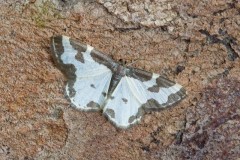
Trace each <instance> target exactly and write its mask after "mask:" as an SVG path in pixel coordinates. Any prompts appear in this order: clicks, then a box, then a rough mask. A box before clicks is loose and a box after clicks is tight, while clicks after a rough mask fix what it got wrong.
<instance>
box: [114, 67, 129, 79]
mask: <svg viewBox="0 0 240 160" xmlns="http://www.w3.org/2000/svg"><path fill="white" fill-rule="evenodd" d="M126 70H127V69H126V68H125V67H124V66H122V65H119V66H118V67H117V70H116V74H117V76H119V77H120V78H122V77H124V76H125V75H126Z"/></svg>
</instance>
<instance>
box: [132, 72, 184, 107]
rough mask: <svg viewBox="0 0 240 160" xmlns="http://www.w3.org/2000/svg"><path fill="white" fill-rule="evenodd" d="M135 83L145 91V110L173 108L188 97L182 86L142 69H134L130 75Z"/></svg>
mask: <svg viewBox="0 0 240 160" xmlns="http://www.w3.org/2000/svg"><path fill="white" fill-rule="evenodd" d="M129 76H130V77H131V78H133V81H134V83H136V84H138V86H141V88H144V89H145V94H146V95H145V96H146V97H147V101H146V103H144V104H143V107H144V108H145V109H161V108H165V107H167V106H171V105H173V104H175V103H177V102H179V101H180V100H182V99H183V98H184V97H185V96H186V91H185V90H184V89H183V87H182V86H181V85H179V84H178V83H175V82H173V81H170V80H169V79H166V78H164V77H162V76H160V75H158V74H155V73H150V72H147V71H143V70H140V69H133V70H132V72H131V73H130V75H129Z"/></svg>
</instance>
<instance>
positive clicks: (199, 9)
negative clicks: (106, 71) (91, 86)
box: [0, 0, 240, 160]
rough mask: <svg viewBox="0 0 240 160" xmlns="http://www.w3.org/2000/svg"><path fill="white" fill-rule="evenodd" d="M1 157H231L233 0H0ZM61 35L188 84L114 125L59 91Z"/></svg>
mask: <svg viewBox="0 0 240 160" xmlns="http://www.w3.org/2000/svg"><path fill="white" fill-rule="evenodd" d="M0 6H1V10H0V44H1V48H0V64H1V65H0V93H1V95H0V159H133V160H135V159H136V160H137V159H187V158H188V159H216V157H218V158H220V159H237V158H238V157H240V156H239V150H240V148H239V141H240V140H239V129H240V126H239V114H240V112H239V108H240V106H239V103H240V102H239V99H240V93H239V92H240V91H239V88H240V86H239V81H240V60H239V56H240V47H239V44H240V27H239V25H240V2H239V1H237V0H218V1H214V0H212V1H203V0H199V1H195V0H164V1H162V0H161V1H160V0H159V1H158V0H155V1H154V0H147V1H143V0H139V1H130V0H120V1H117V0H116V1H114V0H111V1H105V0H96V1H95V0H91V1H89V0H72V1H58V0H54V1H47V0H46V1H42V0H31V1H17V2H16V1H13V0H10V1H9V0H8V1H7V0H2V1H0ZM57 34H63V35H67V36H70V37H73V38H75V39H79V40H80V41H82V42H83V43H88V44H90V45H92V46H94V47H95V48H97V49H99V50H101V51H103V52H104V53H106V54H108V55H111V56H112V57H113V59H114V60H120V59H121V60H124V61H127V63H131V62H135V61H136V60H137V61H136V62H135V63H134V64H132V66H134V67H137V68H140V69H145V70H147V71H151V72H155V73H159V74H161V75H164V76H167V77H168V78H169V79H171V80H175V81H177V82H178V83H180V84H181V85H183V86H184V87H185V88H186V90H187V91H188V97H187V98H186V99H185V100H183V101H182V102H181V103H179V104H178V105H176V106H174V107H171V108H170V109H167V110H164V111H161V112H150V113H148V114H146V115H145V117H144V118H143V120H142V121H141V123H140V124H139V125H136V126H133V127H132V128H130V129H128V130H118V129H116V128H114V126H113V125H111V124H110V123H109V122H108V121H107V120H106V118H104V116H102V114H101V113H100V112H81V111H78V110H76V109H74V108H72V107H70V104H69V102H68V101H67V100H66V99H65V97H64V86H65V84H64V82H65V81H66V79H65V78H64V76H63V75H62V74H61V72H60V71H59V70H58V69H57V68H56V66H55V64H54V63H53V59H52V58H51V56H50V45H49V43H50V37H51V36H52V35H57Z"/></svg>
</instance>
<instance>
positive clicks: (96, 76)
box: [51, 35, 186, 128]
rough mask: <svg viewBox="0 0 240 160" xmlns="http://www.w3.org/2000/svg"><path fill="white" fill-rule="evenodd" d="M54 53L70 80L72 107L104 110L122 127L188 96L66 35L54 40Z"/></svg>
mask: <svg viewBox="0 0 240 160" xmlns="http://www.w3.org/2000/svg"><path fill="white" fill-rule="evenodd" d="M51 53H52V57H53V59H54V61H55V63H56V64H57V66H58V68H59V69H60V70H61V71H62V72H63V74H64V75H65V76H66V77H67V79H68V81H67V84H66V95H67V96H68V99H69V100H70V102H71V104H72V105H73V106H74V107H76V108H78V109H80V110H83V111H99V110H102V112H103V114H104V115H106V116H107V118H108V119H109V120H110V121H111V122H112V123H113V124H115V125H116V126H117V127H120V128H128V127H129V126H131V125H133V124H135V123H137V122H139V121H140V120H141V118H142V116H143V114H144V112H145V111H146V110H152V109H163V108H166V107H168V106H171V105H173V104H175V103H176V102H178V101H180V100H181V99H183V98H184V97H185V96H186V91H185V90H184V89H183V87H182V86H181V85H179V84H177V83H175V82H173V81H170V80H168V79H166V78H164V77H162V76H160V75H158V74H155V73H150V72H147V71H144V70H141V69H137V68H133V67H128V66H125V65H122V64H120V63H118V62H116V61H114V60H113V59H111V58H110V57H108V56H107V55H105V54H103V53H102V52H100V51H98V50H96V49H94V48H93V47H91V46H90V45H85V44H82V43H80V42H77V41H76V40H74V39H71V38H69V37H66V36H62V35H60V36H54V37H52V38H51Z"/></svg>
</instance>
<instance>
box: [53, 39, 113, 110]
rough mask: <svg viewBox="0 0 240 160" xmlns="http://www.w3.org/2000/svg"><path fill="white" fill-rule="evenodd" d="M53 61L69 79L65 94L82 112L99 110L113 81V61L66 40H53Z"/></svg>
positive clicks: (70, 40)
mask: <svg viewBox="0 0 240 160" xmlns="http://www.w3.org/2000/svg"><path fill="white" fill-rule="evenodd" d="M51 49H52V54H53V59H54V61H55V62H57V65H58V67H59V68H60V69H61V70H62V72H63V73H64V74H65V75H66V76H67V78H68V82H67V85H66V94H67V96H68V97H69V99H70V101H71V103H72V104H74V106H75V107H77V108H79V109H81V110H100V109H101V106H102V104H103V103H104V101H105V100H106V95H107V91H108V88H109V84H110V81H111V77H112V71H111V69H112V68H111V67H112V66H113V65H114V64H115V62H113V60H112V59H111V58H109V57H107V56H105V55H103V54H102V53H101V52H99V51H97V50H95V49H94V48H93V47H91V46H89V45H84V44H81V43H78V42H76V41H75V40H72V39H70V38H69V37H66V36H56V37H53V38H52V45H51Z"/></svg>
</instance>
